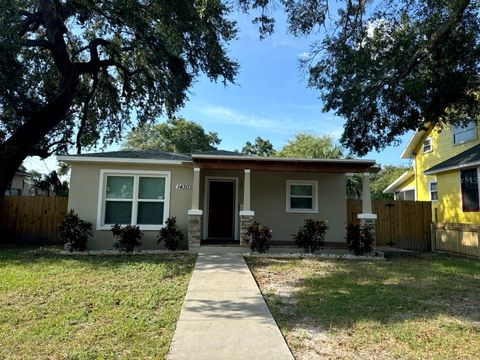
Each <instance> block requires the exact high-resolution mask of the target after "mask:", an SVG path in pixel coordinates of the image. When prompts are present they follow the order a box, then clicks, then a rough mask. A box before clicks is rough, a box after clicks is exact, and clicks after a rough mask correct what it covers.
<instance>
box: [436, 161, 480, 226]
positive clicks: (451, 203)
mask: <svg viewBox="0 0 480 360" xmlns="http://www.w3.org/2000/svg"><path fill="white" fill-rule="evenodd" d="M438 197H439V201H438V218H439V220H440V221H442V222H451V223H465V224H478V223H480V212H463V211H462V199H461V190H460V172H459V171H458V170H456V171H449V172H446V173H441V174H438Z"/></svg>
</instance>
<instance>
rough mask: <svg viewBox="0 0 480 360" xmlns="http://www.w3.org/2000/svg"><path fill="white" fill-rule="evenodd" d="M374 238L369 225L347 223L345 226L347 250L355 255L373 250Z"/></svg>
mask: <svg viewBox="0 0 480 360" xmlns="http://www.w3.org/2000/svg"><path fill="white" fill-rule="evenodd" d="M373 242H374V238H373V236H372V226H371V225H363V226H360V225H357V224H349V225H348V226H347V244H348V250H349V251H350V252H352V253H354V254H355V255H357V256H359V255H364V254H370V253H371V252H372V251H373Z"/></svg>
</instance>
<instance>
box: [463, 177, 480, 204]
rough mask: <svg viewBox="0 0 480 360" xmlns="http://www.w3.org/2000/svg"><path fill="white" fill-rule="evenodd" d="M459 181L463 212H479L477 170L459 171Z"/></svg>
mask: <svg viewBox="0 0 480 360" xmlns="http://www.w3.org/2000/svg"><path fill="white" fill-rule="evenodd" d="M460 180H461V184H460V185H461V191H462V209H463V211H465V212H468V211H479V210H480V206H479V199H478V173H477V169H468V170H461V171H460Z"/></svg>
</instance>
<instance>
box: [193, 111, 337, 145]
mask: <svg viewBox="0 0 480 360" xmlns="http://www.w3.org/2000/svg"><path fill="white" fill-rule="evenodd" d="M286 105H287V106H288V107H290V106H291V104H286ZM300 107H302V106H300ZM194 108H195V109H194V110H195V111H196V112H198V113H200V114H201V115H202V116H203V117H204V118H205V121H206V122H209V123H213V124H225V125H236V126H245V127H250V128H256V129H263V130H267V131H269V132H272V133H283V134H289V135H291V134H293V133H297V132H313V133H318V134H329V135H332V136H333V137H335V138H336V139H338V138H340V136H341V134H342V131H343V126H342V124H343V122H342V120H341V119H340V118H338V117H335V116H333V115H331V114H322V113H320V112H319V113H318V116H314V117H311V116H308V117H307V116H305V115H304V114H301V113H300V111H299V113H298V114H296V115H290V116H289V115H286V114H283V115H276V116H273V115H272V116H271V117H262V116H258V115H253V114H245V113H243V112H239V111H237V110H234V109H231V108H228V107H225V106H219V105H213V104H209V103H206V102H202V103H201V104H198V105H197V106H195V107H194ZM315 110H318V107H317V108H315Z"/></svg>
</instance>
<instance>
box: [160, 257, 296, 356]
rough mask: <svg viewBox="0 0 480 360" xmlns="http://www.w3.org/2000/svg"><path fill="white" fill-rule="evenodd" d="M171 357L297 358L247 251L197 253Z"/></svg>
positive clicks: (174, 337)
mask: <svg viewBox="0 0 480 360" xmlns="http://www.w3.org/2000/svg"><path fill="white" fill-rule="evenodd" d="M168 358H169V359H171V360H179V359H189V360H193V359H195V360H196V359H199V360H200V359H209V360H213V359H222V360H234V359H242V360H244V359H248V360H253V359H262V360H268V359H275V360H283V359H289V360H292V359H293V356H292V354H291V352H290V350H289V348H288V346H287V344H286V343H285V340H284V338H283V336H282V334H281V333H280V330H279V329H278V327H277V324H276V323H275V321H274V320H273V317H272V315H271V313H270V311H269V310H268V307H267V304H266V303H265V301H264V300H263V297H262V294H261V293H260V290H259V289H258V287H257V284H256V282H255V280H254V278H253V276H252V274H251V273H250V270H249V269H248V267H247V264H246V263H245V260H244V259H243V256H242V254H239V253H233V252H232V253H223V254H220V253H217V254H215V253H211V252H208V253H200V254H199V255H198V258H197V263H196V264H195V269H194V271H193V275H192V279H191V280H190V284H189V286H188V291H187V295H186V297H185V302H184V304H183V308H182V312H181V314H180V319H179V320H178V323H177V329H176V331H175V334H174V336H173V341H172V346H171V349H170V353H169V356H168Z"/></svg>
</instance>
